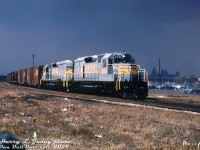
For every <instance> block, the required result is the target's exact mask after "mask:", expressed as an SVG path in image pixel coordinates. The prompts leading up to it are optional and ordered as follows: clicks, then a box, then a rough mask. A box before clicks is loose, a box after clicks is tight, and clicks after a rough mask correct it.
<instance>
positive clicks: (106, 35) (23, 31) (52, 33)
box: [0, 0, 200, 76]
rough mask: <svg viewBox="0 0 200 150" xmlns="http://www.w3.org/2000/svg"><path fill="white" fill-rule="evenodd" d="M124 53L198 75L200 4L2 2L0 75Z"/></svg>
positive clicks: (167, 0)
mask: <svg viewBox="0 0 200 150" xmlns="http://www.w3.org/2000/svg"><path fill="white" fill-rule="evenodd" d="M121 50H123V51H127V52H128V53H131V54H132V55H133V56H134V57H135V59H136V63H137V64H140V65H141V67H142V68H146V69H147V70H148V72H149V73H150V72H151V71H152V68H153V67H156V69H157V70H158V59H159V58H160V59H161V68H163V69H166V70H168V72H170V73H175V72H177V71H179V72H180V76H189V75H196V76H200V0H162V1H161V0H18V1H16V0H0V60H1V63H0V74H7V73H9V72H11V71H15V70H18V69H20V68H25V67H30V66H32V55H33V54H35V65H41V64H48V63H52V62H56V61H61V60H66V59H76V58H78V57H82V56H88V55H94V54H101V53H106V52H117V51H121Z"/></svg>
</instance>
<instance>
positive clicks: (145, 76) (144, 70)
mask: <svg viewBox="0 0 200 150" xmlns="http://www.w3.org/2000/svg"><path fill="white" fill-rule="evenodd" d="M137 67H138V68H139V71H138V80H139V78H140V76H139V73H140V72H142V73H144V77H143V78H144V81H148V78H147V75H148V73H147V71H146V69H142V68H140V65H137Z"/></svg>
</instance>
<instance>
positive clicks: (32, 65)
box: [32, 54, 35, 66]
mask: <svg viewBox="0 0 200 150" xmlns="http://www.w3.org/2000/svg"><path fill="white" fill-rule="evenodd" d="M32 57H33V65H32V66H34V59H35V54H33V55H32Z"/></svg>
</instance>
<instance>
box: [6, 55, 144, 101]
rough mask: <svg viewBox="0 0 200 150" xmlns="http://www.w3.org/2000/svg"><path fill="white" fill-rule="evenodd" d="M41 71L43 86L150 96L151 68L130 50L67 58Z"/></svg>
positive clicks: (134, 96) (100, 92) (40, 84)
mask: <svg viewBox="0 0 200 150" xmlns="http://www.w3.org/2000/svg"><path fill="white" fill-rule="evenodd" d="M39 72H42V73H41V74H38V76H39V79H40V80H39V81H38V82H39V83H37V85H38V87H42V88H52V89H62V90H66V91H72V92H73V91H74V92H92V93H94V92H97V93H98V94H115V95H118V96H120V97H124V98H140V99H144V98H146V97H147V95H148V74H147V71H146V70H145V69H141V67H140V65H137V64H136V63H135V59H134V58H133V56H131V55H130V54H128V53H126V52H114V53H105V54H100V55H92V56H85V57H79V58H77V59H75V60H64V61H60V62H56V63H51V64H47V65H45V66H42V68H41V71H38V73H39ZM8 78H9V79H10V77H8ZM29 78H30V77H29ZM15 79H16V77H15ZM27 81H28V80H27ZM25 84H26V85H29V84H28V83H25Z"/></svg>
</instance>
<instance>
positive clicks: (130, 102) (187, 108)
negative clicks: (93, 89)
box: [22, 87, 200, 115]
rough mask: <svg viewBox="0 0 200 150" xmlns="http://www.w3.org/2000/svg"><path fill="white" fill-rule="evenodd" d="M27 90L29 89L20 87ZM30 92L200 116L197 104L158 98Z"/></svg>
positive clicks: (40, 90) (39, 90) (45, 91)
mask: <svg viewBox="0 0 200 150" xmlns="http://www.w3.org/2000/svg"><path fill="white" fill-rule="evenodd" d="M22 88H26V89H27V88H29V87H22ZM29 89H31V90H35V91H38V93H41V92H42V94H40V95H46V96H47V95H50V96H55V97H59V98H63V99H64V98H67V99H70V100H81V101H84V102H93V103H106V104H110V105H121V106H138V107H146V108H153V109H163V110H172V111H179V112H189V113H196V114H198V115H200V105H199V104H190V103H181V102H172V101H167V99H166V100H165V101H163V100H162V99H159V98H146V99H144V100H139V99H122V98H118V97H113V96H112V97H111V96H99V95H88V94H82V93H66V92H60V91H52V90H44V89H35V88H29Z"/></svg>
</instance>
